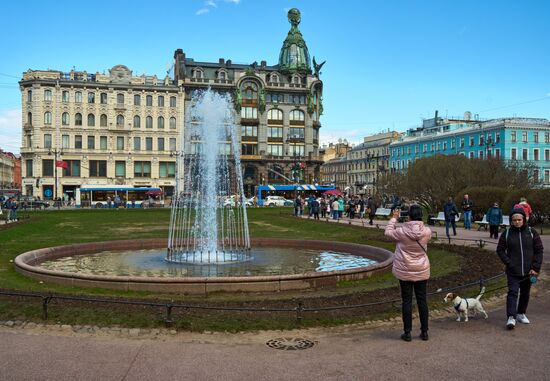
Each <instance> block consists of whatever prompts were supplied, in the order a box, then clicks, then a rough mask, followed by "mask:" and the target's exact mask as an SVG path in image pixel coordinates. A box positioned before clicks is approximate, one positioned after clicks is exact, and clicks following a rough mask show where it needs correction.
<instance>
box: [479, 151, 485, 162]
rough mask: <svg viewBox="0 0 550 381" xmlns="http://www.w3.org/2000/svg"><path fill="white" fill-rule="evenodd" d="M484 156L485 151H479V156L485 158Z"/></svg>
mask: <svg viewBox="0 0 550 381" xmlns="http://www.w3.org/2000/svg"><path fill="white" fill-rule="evenodd" d="M483 156H484V155H483V151H479V156H478V157H479V158H480V159H481V160H483Z"/></svg>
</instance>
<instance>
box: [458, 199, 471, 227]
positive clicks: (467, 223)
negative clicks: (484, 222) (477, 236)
mask: <svg viewBox="0 0 550 381" xmlns="http://www.w3.org/2000/svg"><path fill="white" fill-rule="evenodd" d="M460 206H461V208H462V213H463V215H464V229H466V230H471V229H472V207H473V206H474V202H473V201H472V199H471V198H470V196H468V195H467V194H465V195H464V198H463V199H462V204H461V205H460ZM457 214H458V213H457Z"/></svg>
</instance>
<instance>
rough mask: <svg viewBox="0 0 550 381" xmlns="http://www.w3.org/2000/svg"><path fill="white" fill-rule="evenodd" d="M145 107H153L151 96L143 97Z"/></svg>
mask: <svg viewBox="0 0 550 381" xmlns="http://www.w3.org/2000/svg"><path fill="white" fill-rule="evenodd" d="M145 105H146V106H152V105H153V96H152V95H147V96H146V97H145Z"/></svg>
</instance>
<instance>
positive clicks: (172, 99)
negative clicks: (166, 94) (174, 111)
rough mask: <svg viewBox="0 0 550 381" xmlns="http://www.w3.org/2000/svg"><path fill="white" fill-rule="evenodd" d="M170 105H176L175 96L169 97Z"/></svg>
mask: <svg viewBox="0 0 550 381" xmlns="http://www.w3.org/2000/svg"><path fill="white" fill-rule="evenodd" d="M170 107H176V97H170Z"/></svg>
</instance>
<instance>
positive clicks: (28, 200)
mask: <svg viewBox="0 0 550 381" xmlns="http://www.w3.org/2000/svg"><path fill="white" fill-rule="evenodd" d="M49 207H50V204H49V202H47V201H42V200H37V199H36V198H35V197H34V196H21V197H20V198H19V209H46V208H49Z"/></svg>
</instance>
